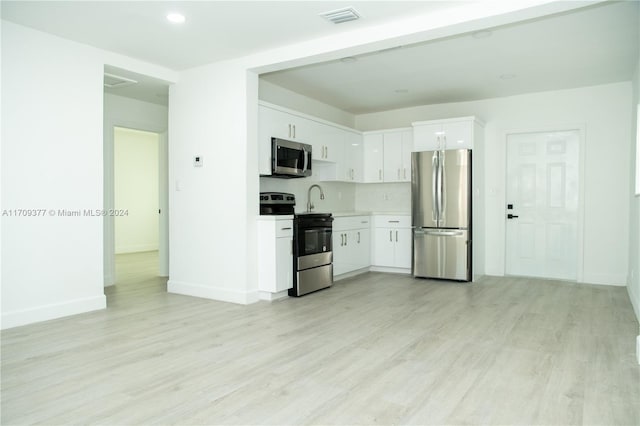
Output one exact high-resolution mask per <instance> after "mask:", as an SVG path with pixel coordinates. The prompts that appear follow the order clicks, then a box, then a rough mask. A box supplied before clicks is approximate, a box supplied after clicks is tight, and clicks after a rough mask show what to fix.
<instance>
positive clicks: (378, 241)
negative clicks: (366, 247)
mask: <svg viewBox="0 0 640 426" xmlns="http://www.w3.org/2000/svg"><path fill="white" fill-rule="evenodd" d="M394 231H396V230H395V229H391V228H374V231H373V232H374V234H373V238H374V242H373V253H372V259H371V260H372V262H371V263H372V264H374V265H376V266H391V267H393V266H396V265H395V253H394V247H395V241H394V237H395V234H394Z"/></svg>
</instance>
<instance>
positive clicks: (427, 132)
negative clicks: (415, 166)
mask: <svg viewBox="0 0 640 426" xmlns="http://www.w3.org/2000/svg"><path fill="white" fill-rule="evenodd" d="M442 136H443V133H442V124H423V125H419V126H416V127H414V128H413V150H414V151H435V150H436V149H439V148H440V143H441V138H442Z"/></svg>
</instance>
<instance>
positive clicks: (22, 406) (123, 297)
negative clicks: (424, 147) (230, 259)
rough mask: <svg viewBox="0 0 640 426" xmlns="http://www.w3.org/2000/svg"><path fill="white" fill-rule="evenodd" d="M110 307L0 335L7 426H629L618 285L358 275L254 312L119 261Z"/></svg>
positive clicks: (631, 319)
mask: <svg viewBox="0 0 640 426" xmlns="http://www.w3.org/2000/svg"><path fill="white" fill-rule="evenodd" d="M118 262H119V266H120V267H121V268H120V270H119V273H120V277H121V282H120V283H119V284H118V285H117V286H115V287H113V288H108V289H107V291H106V293H107V297H108V308H107V309H106V310H104V311H100V312H93V313H88V314H82V315H77V316H74V317H70V318H64V319H60V320H54V321H49V322H45V323H40V324H34V325H29V326H25V327H19V328H15V329H10V330H6V331H3V332H2V334H1V337H2V387H1V391H2V395H1V396H2V417H1V420H2V424H3V425H10V424H35V423H40V424H48V425H51V424H109V425H113V424H118V425H120V424H243V425H248V424H252V425H255V424H267V425H282V424H291V425H293V424H322V425H329V424H344V425H346V424H349V425H352V424H409V425H416V424H456V425H458V424H545V425H565V424H566V425H569V424H598V425H614V424H615V425H638V424H640V375H639V370H640V369H639V367H638V365H637V363H636V361H635V354H634V350H635V347H634V346H635V337H636V335H637V334H638V323H637V321H636V319H635V316H634V314H633V312H632V308H631V305H630V302H629V300H628V296H627V292H626V289H625V288H619V287H604V286H590V285H576V284H570V283H560V282H551V281H542V280H531V279H522V278H500V279H498V278H491V279H486V280H484V281H483V282H479V283H475V284H472V285H469V284H456V283H449V282H436V281H428V280H416V279H412V278H410V277H407V276H397V275H391V274H382V273H367V274H364V275H361V276H359V277H356V278H351V279H347V280H343V281H339V282H338V283H336V284H335V285H334V287H332V288H331V289H328V290H323V291H321V292H318V293H315V294H311V295H308V296H305V297H302V298H297V299H294V298H289V299H285V300H282V301H278V302H274V303H267V302H260V303H257V304H253V305H249V306H240V305H234V304H230V303H222V302H215V301H211V300H205V299H197V298H192V297H186V296H179V295H174V294H167V293H166V284H165V280H163V279H160V278H155V277H153V273H154V271H155V258H154V253H146V254H136V255H130V256H120V257H119V258H118Z"/></svg>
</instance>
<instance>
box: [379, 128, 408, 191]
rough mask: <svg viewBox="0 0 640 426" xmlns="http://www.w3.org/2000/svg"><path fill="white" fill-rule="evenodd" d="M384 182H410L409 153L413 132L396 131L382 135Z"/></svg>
mask: <svg viewBox="0 0 640 426" xmlns="http://www.w3.org/2000/svg"><path fill="white" fill-rule="evenodd" d="M383 137H384V173H383V178H384V181H385V182H411V151H412V150H413V131H412V130H411V129H408V130H397V131H391V132H385V133H383Z"/></svg>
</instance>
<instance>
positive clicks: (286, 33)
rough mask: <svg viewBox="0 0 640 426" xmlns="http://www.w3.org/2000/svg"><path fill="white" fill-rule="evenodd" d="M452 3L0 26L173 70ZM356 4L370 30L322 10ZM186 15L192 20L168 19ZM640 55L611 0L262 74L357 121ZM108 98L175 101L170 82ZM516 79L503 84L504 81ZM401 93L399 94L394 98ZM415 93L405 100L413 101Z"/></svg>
mask: <svg viewBox="0 0 640 426" xmlns="http://www.w3.org/2000/svg"><path fill="white" fill-rule="evenodd" d="M461 4H464V3H462V2H454V1H408V2H400V1H393V2H391V1H349V2H344V1H321V2H318V1H286V2H273V1H250V2H249V1H170V2H169V1H168V2H157V1H135V2H134V1H102V2H93V1H62V2H60V1H6V0H3V1H2V2H1V12H2V19H5V20H8V21H12V22H15V23H18V24H21V25H25V26H29V27H33V28H35V29H38V30H41V31H45V32H49V33H52V34H55V35H58V36H61V37H64V38H67V39H71V40H75V41H78V42H81V43H85V44H89V45H92V46H95V47H98V48H102V49H106V50H110V51H114V52H117V53H121V54H124V55H128V56H131V57H135V58H138V59H141V60H144V61H147V62H151V63H155V64H158V65H162V66H165V67H167V68H171V69H174V70H182V69H186V68H190V67H193V66H197V65H203V64H207V63H211V62H215V61H217V60H221V59H227V58H232V57H240V56H245V55H248V54H251V53H255V52H258V51H261V50H264V49H270V48H274V47H278V46H283V45H287V44H291V43H293V42H299V41H303V40H311V39H314V38H317V37H322V36H326V35H332V34H336V33H340V32H343V31H351V30H354V29H357V28H362V27H365V26H372V25H376V24H381V23H384V22H388V21H392V20H395V19H400V18H404V17H411V16H414V15H418V14H421V13H427V12H433V11H436V10H443V9H446V8H452V7H459V6H460V5H461ZM345 6H354V7H355V8H356V10H357V11H358V12H359V13H360V14H361V15H362V19H361V20H360V21H355V22H349V23H345V24H340V25H335V24H332V23H328V22H326V21H325V20H324V19H322V18H320V17H319V16H318V14H319V13H321V12H326V11H329V10H333V9H337V8H341V7H345ZM170 11H180V12H182V13H184V14H185V15H186V18H187V22H186V23H185V24H184V25H181V26H176V25H173V24H170V23H168V22H167V21H166V19H165V15H166V14H167V13H168V12H170ZM637 55H638V2H636V1H629V2H621V3H617V2H615V3H613V2H608V3H606V4H603V5H597V6H590V7H586V8H582V9H577V10H576V11H574V12H569V13H565V14H561V15H558V16H552V17H547V18H544V19H538V20H534V21H530V22H524V23H520V24H514V25H509V26H505V27H500V28H495V29H492V34H491V36H490V37H488V38H474V37H473V36H472V35H470V34H469V35H462V36H456V37H451V38H447V39H442V40H436V41H432V42H428V43H422V44H419V45H412V46H403V47H402V48H398V49H395V50H389V51H385V52H380V53H375V54H374V53H372V54H367V55H361V56H358V57H357V61H356V62H352V63H343V62H340V61H332V62H327V63H322V64H315V65H311V66H306V67H300V68H296V69H291V70H284V71H279V72H275V73H270V74H267V75H263V76H262V78H264V79H266V80H268V81H270V82H273V83H275V84H278V85H280V86H283V87H286V88H289V89H291V90H294V91H296V92H299V93H301V94H304V95H307V96H310V97H312V98H315V99H318V100H320V101H322V102H325V103H328V104H330V105H334V106H336V107H338V108H341V109H343V110H345V111H349V112H352V113H354V114H358V113H365V112H371V111H379V110H388V109H393V108H401V107H407V106H413V105H423V104H431V103H441V102H453V101H464V100H474V99H482V98H489V97H496V96H506V95H513V94H518V93H525V92H534V91H540V90H555V89H563V88H570V87H578V86H586V85H592V84H603V83H609V82H614V81H624V80H629V79H630V78H631V74H632V73H633V70H634V66H635V64H636V63H637ZM114 71H118V72H115V73H116V74H119V75H122V76H124V77H129V78H134V79H136V80H139V81H141V83H142V84H139V85H134V86H128V87H126V88H121V89H108V90H107V91H109V92H110V93H116V94H120V95H123V96H130V97H134V98H138V99H142V100H146V101H149V102H155V103H166V96H165V95H166V84H165V83H164V82H161V81H158V80H154V79H148V78H145V76H140V75H133V74H132V73H127V71H124V70H113V69H111V72H114ZM504 74H513V75H515V76H516V77H515V78H512V79H507V80H503V79H501V78H499V76H500V75H504ZM396 90H400V91H401V93H396ZM405 90H406V92H404V91H405Z"/></svg>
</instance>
